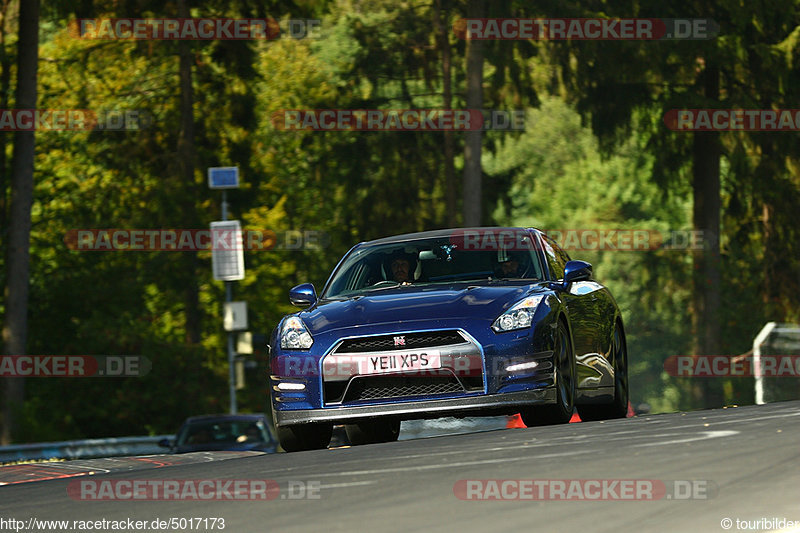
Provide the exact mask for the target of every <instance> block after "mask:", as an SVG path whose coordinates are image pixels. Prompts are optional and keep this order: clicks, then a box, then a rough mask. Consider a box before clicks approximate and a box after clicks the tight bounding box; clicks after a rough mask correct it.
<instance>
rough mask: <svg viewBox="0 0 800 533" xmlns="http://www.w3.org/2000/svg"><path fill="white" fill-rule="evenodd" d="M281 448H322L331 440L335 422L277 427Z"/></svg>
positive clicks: (295, 449)
mask: <svg viewBox="0 0 800 533" xmlns="http://www.w3.org/2000/svg"><path fill="white" fill-rule="evenodd" d="M275 433H277V435H278V440H279V441H280V443H281V448H283V449H284V450H285V451H287V452H300V451H304V450H321V449H323V448H327V447H328V444H330V442H331V434H332V433H333V424H318V423H314V424H298V425H295V426H279V427H276V428H275Z"/></svg>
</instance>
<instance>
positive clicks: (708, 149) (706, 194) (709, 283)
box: [692, 65, 723, 407]
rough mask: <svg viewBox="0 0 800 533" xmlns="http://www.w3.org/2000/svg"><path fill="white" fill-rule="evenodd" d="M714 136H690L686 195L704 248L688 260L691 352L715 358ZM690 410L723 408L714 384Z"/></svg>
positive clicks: (707, 383)
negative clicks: (689, 196) (690, 270)
mask: <svg viewBox="0 0 800 533" xmlns="http://www.w3.org/2000/svg"><path fill="white" fill-rule="evenodd" d="M699 81H700V82H701V84H702V87H701V88H702V91H703V95H704V97H705V101H706V102H717V101H718V100H719V69H717V68H716V67H715V66H712V65H708V66H707V67H706V70H705V71H704V72H703V73H702V74H701V79H700V80H699ZM721 153H722V148H721V145H720V140H719V133H717V132H695V133H694V138H693V144H692V179H693V182H692V192H693V199H694V213H693V224H694V229H695V230H697V231H701V232H702V233H701V235H702V236H703V241H704V243H705V246H704V249H703V250H702V252H700V253H695V255H694V259H693V261H694V276H693V281H694V283H693V285H694V290H693V293H692V298H693V311H694V313H693V324H692V325H693V328H692V329H693V338H694V347H693V349H694V353H695V354H699V355H720V354H721V353H720V350H721V342H720V340H721V339H720V311H721V290H720V283H721V278H720V248H719V235H720V210H721V206H722V203H721V200H720V156H721ZM694 394H695V400H696V402H698V405H696V406H695V407H719V406H721V405H722V403H723V397H722V388H721V384H720V383H719V380H718V379H713V378H709V379H704V380H702V381H701V382H700V383H699V386H698V387H695V393H694Z"/></svg>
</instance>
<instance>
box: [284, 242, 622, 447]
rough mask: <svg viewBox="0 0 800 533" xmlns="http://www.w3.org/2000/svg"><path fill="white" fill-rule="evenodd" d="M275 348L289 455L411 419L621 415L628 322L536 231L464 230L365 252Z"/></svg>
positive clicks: (309, 301) (310, 293)
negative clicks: (336, 432)
mask: <svg viewBox="0 0 800 533" xmlns="http://www.w3.org/2000/svg"><path fill="white" fill-rule="evenodd" d="M289 298H290V300H291V302H292V304H294V305H296V306H298V307H305V309H304V310H302V311H300V312H298V313H295V314H292V315H289V316H286V317H284V318H283V319H282V320H281V321H280V323H279V324H278V326H277V327H276V328H275V330H274V331H273V333H272V335H271V339H270V376H269V379H270V394H271V398H272V414H273V421H274V426H275V429H276V432H277V435H278V439H279V441H280V444H281V446H282V447H283V449H285V450H286V451H297V450H308V449H317V448H324V447H326V446H327V445H328V443H329V441H330V438H331V430H332V426H333V425H334V424H344V425H345V428H346V431H347V435H348V438H349V439H350V441H351V443H352V444H368V443H376V442H387V441H392V440H395V439H397V436H398V433H399V431H400V421H402V420H409V419H415V418H438V417H442V416H479V415H498V414H512V413H517V412H519V413H521V414H522V418H523V421H524V422H525V424H527V425H528V426H536V425H546V424H559V423H565V422H568V421H569V420H570V418H571V416H572V414H573V410H574V409H575V408H577V410H578V413H579V414H580V416H581V418H582V419H583V420H597V419H607V418H621V417H624V416H625V415H626V411H627V406H628V375H627V368H628V361H627V352H626V347H625V331H624V327H623V322H622V317H621V315H620V311H619V308H618V307H617V304H616V302H615V301H614V298H613V297H612V296H611V294H610V292H609V291H608V289H606V288H605V287H604V286H603V285H601V284H599V283H597V282H596V281H594V280H593V279H592V266H591V265H590V264H589V263H586V262H584V261H573V260H570V258H569V256H568V255H567V254H566V253H565V252H564V251H563V250H562V249H561V248H559V246H558V245H557V244H556V243H555V242H554V241H553V240H552V239H551V238H550V237H548V236H547V235H546V234H545V233H544V232H542V231H539V230H536V229H533V228H527V229H525V228H463V229H451V230H437V231H428V232H423V233H413V234H407V235H400V236H396V237H389V238H384V239H379V240H375V241H370V242H363V243H360V244H358V245H356V246H354V247H353V248H352V249H351V250H350V251H349V252H348V253H347V254H346V255H345V256H344V257H343V258H342V259H341V261H339V264H338V265H337V266H336V268H335V269H334V271H333V273H332V274H331V276H330V278H329V279H328V281H327V283H326V284H325V287H324V288H323V289H322V292H321V293H320V294H317V293H316V291H315V289H314V286H313V285H311V284H303V285H298V286H297V287H294V288H293V289H291V291H290V293H289Z"/></svg>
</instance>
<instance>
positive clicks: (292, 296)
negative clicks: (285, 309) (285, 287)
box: [289, 283, 317, 307]
mask: <svg viewBox="0 0 800 533" xmlns="http://www.w3.org/2000/svg"><path fill="white" fill-rule="evenodd" d="M289 301H290V302H292V305H296V306H297V307H307V306H310V305H314V303H316V301H317V291H315V290H314V285H312V284H311V283H303V284H302V285H298V286H297V287H293V288H292V289H291V290H290V291H289Z"/></svg>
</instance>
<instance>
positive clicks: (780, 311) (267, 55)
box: [0, 0, 800, 440]
mask: <svg viewBox="0 0 800 533" xmlns="http://www.w3.org/2000/svg"><path fill="white" fill-rule="evenodd" d="M45 4H46V6H45V7H46V9H45V11H44V17H45V18H44V20H43V21H42V27H41V35H42V37H41V39H42V43H41V49H40V58H41V59H40V66H39V87H40V89H39V92H40V102H39V107H40V108H43V109H90V110H97V111H106V110H140V111H144V112H146V113H148V114H149V116H150V117H151V121H150V124H149V127H147V128H145V129H142V130H140V131H127V132H109V131H99V130H96V131H84V132H81V131H77V132H76V131H66V132H39V133H37V155H36V167H35V176H36V189H35V204H34V207H33V231H32V243H31V257H32V263H31V301H30V310H31V311H30V324H29V328H30V331H29V339H30V341H29V350H28V351H29V352H30V353H36V354H140V355H144V356H145V357H147V358H148V359H150V360H151V361H152V363H153V369H152V371H151V373H150V374H149V375H147V376H146V377H143V378H128V379H96V380H69V379H53V380H46V379H38V380H36V379H29V380H27V384H26V386H27V399H26V404H25V406H24V411H23V415H24V422H23V426H22V431H21V433H20V434H19V435H18V440H49V439H61V438H71V437H92V436H97V437H100V436H112V435H123V434H142V433H153V434H155V433H163V432H169V431H172V430H174V429H175V428H176V427H177V425H178V423H179V422H180V421H181V420H182V418H183V417H185V416H188V415H192V414H198V413H201V412H213V411H225V410H226V409H227V360H226V357H225V353H224V352H225V339H226V335H225V334H224V332H223V331H222V328H221V316H220V315H221V307H222V303H221V302H222V300H223V297H224V296H223V295H224V288H223V285H222V283H220V282H216V281H214V280H213V279H212V277H211V268H210V254H209V253H207V252H201V253H199V254H196V255H195V254H188V253H178V252H81V251H73V250H70V249H68V248H67V246H66V244H65V242H64V236H65V235H66V233H67V232H68V231H69V230H73V229H81V228H144V229H153V228H185V229H203V228H207V227H208V223H209V222H210V221H212V220H216V219H217V218H218V217H219V212H220V195H219V193H217V192H212V191H209V190H208V189H207V187H206V184H205V169H206V168H207V167H209V166H220V165H238V166H239V167H240V170H241V175H242V178H243V187H242V189H241V190H238V191H231V192H229V194H228V197H229V200H230V204H231V215H232V217H233V218H238V219H241V221H242V223H243V226H244V227H245V228H251V229H259V230H273V231H276V232H279V233H280V232H283V231H286V230H301V231H302V230H313V231H317V232H323V233H325V234H326V235H327V238H328V241H327V242H328V246H327V247H325V248H323V249H321V250H304V251H291V250H265V251H258V252H248V253H247V254H246V265H247V272H248V273H247V277H246V279H245V280H244V281H242V282H241V283H239V284H237V286H236V289H235V294H234V298H235V299H242V300H245V301H247V302H248V305H249V315H250V316H249V319H250V324H251V328H250V329H251V330H252V331H255V332H261V333H267V334H268V333H270V332H271V330H272V329H273V328H274V326H275V325H276V324H277V322H278V320H279V319H280V317H281V316H282V315H284V314H286V313H289V312H292V311H293V310H294V308H293V307H292V306H290V304H289V302H288V298H287V291H288V289H289V288H290V287H291V286H293V285H295V284H298V283H301V282H306V281H311V282H313V283H315V285H316V286H317V288H318V289H319V288H321V285H322V284H323V283H324V282H325V280H326V277H327V275H328V274H329V272H330V270H331V268H332V267H333V265H334V264H335V262H336V261H337V260H338V258H339V257H340V256H341V255H342V254H343V253H344V252H345V251H346V250H347V249H349V247H351V246H352V245H353V244H355V243H356V242H358V241H361V240H366V239H371V238H376V237H381V236H385V235H390V234H397V233H401V232H406V231H417V230H425V229H433V228H439V227H444V226H445V223H446V220H447V217H446V212H445V199H444V197H445V190H444V188H445V186H444V178H443V175H444V165H445V161H444V156H443V152H444V141H443V135H442V134H441V133H396V132H318V131H284V130H282V129H280V128H278V127H276V123H275V121H274V118H275V114H276V113H278V114H280V112H282V111H283V110H292V109H400V108H437V107H441V106H442V91H443V88H442V79H441V76H442V74H441V72H442V68H441V67H442V65H441V50H439V48H438V47H439V44H438V41H437V39H436V35H435V33H434V32H435V24H434V16H435V14H434V4H433V3H432V2H429V1H422V0H410V1H404V2H394V1H389V0H369V1H366V2H353V1H348V0H337V1H329V2H322V3H312V2H306V1H299V2H294V3H292V4H285V5H284V4H280V5H278V4H277V3H267V4H263V3H253V2H249V1H244V0H242V1H237V2H220V1H218V0H214V1H211V0H209V1H203V2H193V3H192V7H191V13H192V16H230V17H246V16H272V17H275V18H279V19H282V18H286V17H290V16H291V17H307V16H310V17H320V18H321V19H322V33H323V38H321V39H318V40H296V39H279V40H275V41H265V42H247V41H193V42H190V43H189V44H188V48H189V50H190V53H191V57H192V58H193V61H192V77H193V95H194V106H193V116H194V130H195V133H194V138H193V140H194V146H195V151H196V160H195V161H194V162H193V164H194V169H195V171H194V175H193V176H192V178H191V179H189V178H186V177H185V175H184V174H183V173H182V165H183V164H184V163H185V162H184V161H182V160H181V159H180V157H179V156H178V153H179V150H178V145H179V141H180V138H181V131H180V128H181V126H180V125H181V107H180V97H181V95H180V85H179V55H178V54H179V44H178V43H175V42H170V41H93V40H78V39H74V38H72V37H71V36H70V35H69V32H68V29H67V22H66V21H67V20H68V18H69V17H72V16H85V17H86V16H110V17H113V16H138V15H143V16H174V15H175V13H176V12H177V6H178V4H177V3H176V2H167V3H163V2H162V3H158V2H149V1H130V2H121V3H120V2H108V1H81V2H79V3H77V4H76V3H67V2H52V3H45ZM442 4H443V9H444V14H445V26H446V27H447V28H448V39H449V44H450V48H451V51H452V54H453V58H452V70H453V72H452V77H453V107H455V108H463V106H464V100H463V95H464V90H465V72H464V47H465V43H464V41H463V40H461V39H458V38H456V37H455V36H454V35H453V33H452V31H450V28H452V23H453V22H454V21H455V20H457V19H458V18H460V17H462V16H463V8H464V2H460V1H459V2H443V3H442ZM690 7H691V8H692V9H700V7H699V6H690ZM712 7H713V9H711V11H710V12H706V11H705V10H701V11H703V12H702V13H699V14H697V16H711V17H713V18H715V19H717V20H718V22H721V23H723V28H724V29H725V31H724V32H723V33H722V34H721V35H720V37H719V39H717V40H711V41H702V42H700V41H687V42H676V41H673V42H670V41H663V42H591V41H586V42H573V43H568V42H524V41H519V42H508V41H497V42H487V43H486V63H485V68H484V71H485V82H484V102H485V104H484V106H485V107H486V108H497V109H515V108H527V115H526V126H527V129H526V130H525V131H524V132H522V133H509V132H491V133H489V134H487V135H485V137H484V139H485V150H484V152H483V153H484V158H483V165H484V172H485V176H484V178H485V180H484V182H485V186H484V193H483V194H484V204H485V205H489V206H490V207H489V209H491V210H492V212H491V213H490V215H491V216H490V217H488V218H489V219H491V221H493V222H496V223H499V224H519V225H533V226H537V227H541V228H543V229H550V230H562V231H563V230H567V229H598V230H612V229H645V230H650V231H653V232H670V231H673V230H678V231H684V230H688V229H690V226H691V211H692V206H691V190H690V178H689V176H690V174H689V170H690V169H689V166H688V164H687V162H688V161H689V154H690V151H691V138H690V137H689V134H686V135H684V134H676V133H675V132H672V131H669V130H667V129H666V128H665V127H664V123H663V120H662V117H663V112H664V111H665V110H666V109H672V108H677V107H693V106H694V107H700V106H702V105H704V104H706V103H707V102H704V101H703V100H702V99H701V98H699V96H698V92H697V87H696V85H695V81H696V80H695V75H696V72H697V71H698V69H699V68H700V67H701V66H702V64H703V63H702V62H703V61H704V60H705V59H704V58H706V57H713V58H714V59H715V60H716V61H717V64H718V65H720V68H721V70H722V78H723V85H722V94H721V97H720V98H721V102H720V105H722V106H727V107H750V108H769V107H786V108H793V107H796V105H794V104H793V103H794V102H796V101H797V96H798V94H797V90H798V89H797V87H800V83H798V81H800V80H798V73H799V72H800V70H799V69H798V68H797V66H798V59H797V58H798V57H800V49H799V48H798V47H799V46H800V44H799V43H800V39H799V38H798V35H800V33H798V20H797V13H796V9H794V6H793V4H791V3H785V4H778V5H775V6H767V7H765V6H760V5H759V6H756V5H750V4H747V3H744V4H735V5H734V4H732V3H730V2H720V3H718V5H715V6H712ZM489 9H490V16H508V14H509V13H511V14H513V16H525V17H535V16H548V15H549V16H552V13H555V12H558V13H559V14H560V15H559V16H601V15H610V16H614V15H620V16H634V15H636V14H637V13H639V14H640V15H641V16H651V13H650V12H651V11H658V15H659V16H664V17H666V16H673V15H674V16H676V17H687V16H691V15H692V9H689V8H686V9H684V8H683V7H681V8H672V7H669V6H663V5H661V4H655V3H653V2H649V3H648V2H645V3H644V4H640V3H631V2H611V3H608V2H601V3H594V4H591V5H589V6H588V7H586V6H577V5H573V4H562V3H559V4H558V5H557V6H556V5H555V4H554V5H552V6H550V5H548V4H547V3H544V4H537V5H536V6H532V5H529V3H524V2H514V1H510V0H503V1H501V2H496V3H492V5H491V6H490V7H489ZM665 9H666V10H667V11H664V10H665ZM673 10H674V11H675V13H672V11H673ZM14 43H15V36H14V35H7V40H6V49H5V51H6V53H7V54H8V56H9V57H10V58H11V59H12V61H11V63H13V56H14V54H15V51H14V50H13V46H14ZM0 68H1V67H0ZM12 78H13V76H12ZM12 81H13V80H12ZM11 86H13V84H12V85H11ZM543 95H551V96H546V97H545V96H543ZM540 99H541V101H540ZM12 103H13V102H12ZM10 139H11V137H10V136H9V137H8V140H7V143H6V145H5V151H6V153H7V154H10ZM454 141H455V150H456V153H461V152H462V147H463V140H462V137H461V136H460V135H458V134H455V135H454ZM796 141H797V136H796V134H794V133H791V134H790V133H786V134H783V133H782V134H763V133H752V134H751V133H745V132H731V133H727V134H725V135H724V136H723V138H722V142H723V175H722V189H723V213H722V228H723V235H722V251H723V257H722V269H723V295H724V301H723V305H722V309H723V311H722V312H723V316H722V317H721V319H722V324H723V339H724V342H723V347H722V349H723V350H724V352H725V353H734V354H735V353H742V352H744V351H745V350H747V349H748V347H749V343H750V342H751V339H752V337H753V335H754V334H755V333H756V332H757V331H758V329H759V328H760V327H761V325H762V324H763V322H765V321H766V320H773V319H776V320H786V321H791V320H794V321H797V320H800V305H799V304H798V302H797V299H796V296H795V295H796V294H797V293H798V292H799V291H800V285H798V284H799V283H800V282H799V281H798V280H800V270H799V269H800V233H799V232H798V229H797V224H796V220H795V219H796V213H797V212H798V206H800V179H799V178H798V176H800V171H799V169H800V164H799V163H798V155H797V150H796ZM455 164H456V171H457V173H458V172H459V167H460V166H461V165H462V159H461V158H460V157H457V158H456V161H455ZM3 170H4V169H0V172H1V171H3ZM0 188H2V189H3V192H4V193H5V192H6V190H5V189H6V188H7V181H3V182H0ZM458 196H459V197H460V194H459V195H458ZM0 215H2V213H0ZM0 222H1V223H2V224H5V219H3V220H2V221H0ZM4 231H5V228H4V227H0V236H2V235H3V232H4ZM3 248H4V243H3ZM569 253H570V254H571V255H572V256H574V257H576V258H581V259H586V260H588V261H590V262H591V263H593V265H594V266H595V273H596V276H597V279H598V280H600V281H602V282H603V283H606V284H607V285H608V286H609V287H610V288H611V290H612V292H613V294H614V295H615V296H616V298H617V299H618V302H619V304H620V306H621V308H622V310H623V317H624V319H625V325H626V330H627V335H628V342H629V351H630V354H631V378H632V397H633V400H634V402H636V403H638V402H642V401H646V402H648V403H650V404H651V405H652V406H653V409H654V410H655V411H667V410H674V409H682V408H691V407H693V406H694V403H693V399H692V397H691V396H690V394H689V389H690V387H689V386H688V384H687V383H684V382H681V381H680V380H675V379H672V378H669V377H668V376H666V375H665V373H664V372H663V361H664V359H665V358H666V357H668V356H669V355H676V354H683V353H688V350H689V349H690V348H689V347H690V345H691V341H692V332H691V330H690V329H691V328H690V314H689V304H690V290H691V289H690V287H691V284H692V256H691V255H690V254H691V252H688V251H678V250H666V249H654V250H650V251H644V252H636V251H573V250H569ZM3 260H4V258H0V266H2V265H3V263H2V261H3ZM193 291H197V301H198V302H199V313H200V317H199V319H200V330H201V333H202V335H201V341H200V342H199V343H192V342H189V340H187V339H188V338H189V334H188V329H189V327H188V325H187V309H188V308H189V307H190V306H191V304H192V300H193V298H192V295H193ZM2 310H3V302H2V300H1V299H0V311H2ZM261 349H262V352H261V354H259V355H256V356H254V359H256V360H257V361H258V367H257V369H256V370H254V371H250V373H249V374H248V377H247V383H248V386H247V388H246V390H245V391H242V392H240V395H239V400H240V408H241V409H242V410H245V411H263V410H265V409H267V390H266V381H265V380H264V375H265V373H266V368H265V365H264V357H263V347H261ZM748 387H749V385H748V384H747V383H746V382H741V383H729V384H727V389H726V398H727V399H728V401H729V402H732V403H746V402H749V401H751V398H750V394H751V393H750V390H749V388H748Z"/></svg>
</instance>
